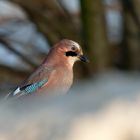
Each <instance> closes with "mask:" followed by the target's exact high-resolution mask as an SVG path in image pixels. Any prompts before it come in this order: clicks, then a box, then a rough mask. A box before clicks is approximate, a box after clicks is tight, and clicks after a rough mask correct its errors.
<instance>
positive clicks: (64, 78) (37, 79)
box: [8, 39, 87, 97]
mask: <svg viewBox="0 0 140 140" xmlns="http://www.w3.org/2000/svg"><path fill="white" fill-rule="evenodd" d="M77 60H81V61H85V62H86V61H87V59H86V58H85V57H84V56H83V52H82V49H81V47H80V46H79V44H78V43H76V42H74V41H72V40H68V39H64V40H62V41H60V42H58V43H57V44H56V45H55V46H54V47H53V48H52V49H51V50H50V52H49V53H48V55H47V57H46V59H45V60H44V61H43V63H42V64H41V65H40V66H39V67H38V68H37V69H36V70H35V71H34V72H33V73H32V74H31V75H30V76H29V78H28V79H27V80H26V81H25V82H24V83H23V84H22V85H21V86H20V87H18V88H17V89H16V90H15V91H14V92H12V93H10V94H9V95H8V97H11V96H12V97H13V96H14V97H21V96H25V95H30V94H34V95H41V94H42V95H44V94H46V95H59V94H65V93H66V92H67V91H68V90H69V88H70V87H71V85H72V83H73V65H74V63H75V62H76V61H77Z"/></svg>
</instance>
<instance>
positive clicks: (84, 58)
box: [78, 55, 89, 62]
mask: <svg viewBox="0 0 140 140" xmlns="http://www.w3.org/2000/svg"><path fill="white" fill-rule="evenodd" d="M78 58H79V59H80V61H82V62H89V60H88V58H87V57H86V56H84V55H79V56H78Z"/></svg>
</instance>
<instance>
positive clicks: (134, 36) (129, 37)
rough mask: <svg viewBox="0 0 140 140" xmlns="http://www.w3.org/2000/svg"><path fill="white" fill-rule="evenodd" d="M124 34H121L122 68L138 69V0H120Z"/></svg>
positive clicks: (139, 26)
mask: <svg viewBox="0 0 140 140" xmlns="http://www.w3.org/2000/svg"><path fill="white" fill-rule="evenodd" d="M121 2H122V5H123V20H124V23H123V24H124V25H123V26H124V35H123V43H122V48H123V56H124V57H123V61H122V62H123V68H125V69H133V70H140V55H139V53H140V20H139V17H138V15H139V14H138V13H140V10H139V9H140V2H139V1H138V0H133V1H132V0H122V1H121Z"/></svg>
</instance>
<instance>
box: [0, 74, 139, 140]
mask: <svg viewBox="0 0 140 140" xmlns="http://www.w3.org/2000/svg"><path fill="white" fill-rule="evenodd" d="M5 104H6V105H4V104H3V102H1V107H0V114H1V115H0V139H1V140H11V139H14V140H25V139H27V140H46V139H47V140H130V139H132V140H139V139H140V133H139V130H140V119H139V118H140V109H139V108H140V74H138V73H120V72H109V73H106V74H102V75H99V76H97V77H95V78H94V79H93V80H91V81H88V82H86V83H84V82H83V83H79V85H77V86H76V87H75V88H73V90H72V91H71V93H69V94H68V95H66V96H60V97H55V98H51V99H47V100H46V99H37V100H36V101H34V102H31V101H30V102H24V101H18V102H14V103H11V102H7V103H5Z"/></svg>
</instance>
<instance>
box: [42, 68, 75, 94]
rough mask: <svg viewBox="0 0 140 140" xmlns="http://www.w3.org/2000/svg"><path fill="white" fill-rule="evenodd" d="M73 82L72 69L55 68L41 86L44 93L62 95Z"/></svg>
mask: <svg viewBox="0 0 140 140" xmlns="http://www.w3.org/2000/svg"><path fill="white" fill-rule="evenodd" d="M72 83H73V71H71V70H69V69H64V68H63V69H56V70H55V71H54V72H53V73H52V75H51V76H50V78H49V80H48V83H47V84H46V85H45V86H44V87H43V88H42V91H43V92H45V93H46V94H53V95H63V94H66V93H67V92H68V90H69V89H70V87H71V85H72Z"/></svg>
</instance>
